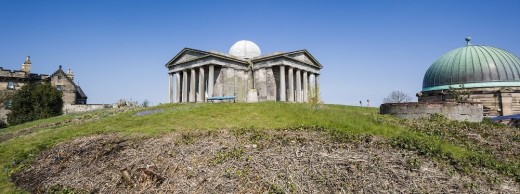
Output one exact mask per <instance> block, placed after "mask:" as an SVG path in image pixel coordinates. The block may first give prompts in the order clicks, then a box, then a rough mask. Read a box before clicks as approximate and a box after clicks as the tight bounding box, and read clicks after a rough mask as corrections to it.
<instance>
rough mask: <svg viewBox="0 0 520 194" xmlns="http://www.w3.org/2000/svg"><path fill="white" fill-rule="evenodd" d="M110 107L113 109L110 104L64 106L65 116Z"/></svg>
mask: <svg viewBox="0 0 520 194" xmlns="http://www.w3.org/2000/svg"><path fill="white" fill-rule="evenodd" d="M110 107H112V105H110V104H64V105H63V114H71V113H80V112H88V111H93V110H99V109H103V108H110Z"/></svg>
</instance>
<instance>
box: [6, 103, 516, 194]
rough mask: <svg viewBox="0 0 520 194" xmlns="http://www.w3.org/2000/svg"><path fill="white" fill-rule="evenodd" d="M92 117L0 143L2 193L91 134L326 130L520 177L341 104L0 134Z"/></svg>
mask: <svg viewBox="0 0 520 194" xmlns="http://www.w3.org/2000/svg"><path fill="white" fill-rule="evenodd" d="M146 110H149V111H151V110H160V111H157V112H155V113H153V114H149V115H143V116H138V115H136V113H137V112H140V111H146ZM92 115H105V116H103V117H101V118H100V119H98V120H95V121H92V122H87V123H83V124H78V125H72V124H69V125H63V126H59V127H48V128H42V129H39V130H37V131H35V132H33V133H31V134H27V135H23V136H19V137H16V138H13V139H10V140H7V141H5V142H2V143H0V156H1V157H0V167H1V168H2V173H1V175H0V191H3V192H5V193H13V192H22V191H19V190H17V189H16V188H15V186H14V184H13V183H11V182H10V180H9V174H11V173H13V172H16V171H18V170H20V169H21V168H23V167H24V165H26V164H28V163H29V162H30V161H31V159H33V157H34V156H35V155H36V154H37V153H38V152H40V151H42V150H44V149H47V148H50V147H52V146H54V145H56V144H58V143H60V142H63V141H66V140H70V139H73V138H76V137H80V136H86V135H92V134H102V133H120V134H123V135H131V136H147V137H153V136H159V135H161V134H165V133H169V132H172V131H178V130H188V131H189V130H217V129H255V130H264V129H275V130H280V129H291V130H296V129H314V130H326V131H327V132H328V133H329V134H330V135H331V137H332V138H335V139H337V140H339V141H342V140H345V141H350V140H356V139H359V137H365V136H378V137H382V138H385V139H388V140H389V142H391V145H393V146H395V147H398V148H403V149H409V150H416V151H418V152H419V153H421V154H424V155H427V156H430V157H434V158H440V159H444V160H448V161H450V162H452V163H454V164H456V165H459V164H463V165H461V166H463V167H464V168H465V167H468V165H470V166H471V165H474V166H475V165H476V166H478V165H480V166H482V167H486V168H491V169H495V170H497V171H499V172H502V173H503V174H507V175H512V176H517V177H518V176H519V174H520V173H519V166H518V163H507V162H503V161H499V160H498V159H496V158H494V157H493V156H491V155H489V154H485V153H480V152H478V150H473V149H468V148H467V147H466V146H464V145H460V144H453V143H450V142H449V141H447V140H445V139H443V138H441V137H438V136H435V135H431V134H428V133H425V132H421V131H417V130H413V129H409V128H407V127H403V126H402V125H399V124H394V123H391V122H387V120H388V119H389V118H390V117H387V116H381V115H379V114H378V109H377V108H364V107H350V106H342V105H323V106H321V107H319V108H317V109H316V108H315V107H311V106H309V105H308V104H296V103H275V102H267V103H252V104H245V103H216V104H212V103H206V104H166V105H160V106H155V107H150V108H145V109H136V110H132V111H127V112H123V113H119V114H115V115H110V114H107V113H106V111H98V112H93V113H86V114H76V115H67V116H60V117H54V118H49V119H44V120H39V121H34V122H30V123H26V124H23V125H19V126H13V127H10V128H7V129H4V130H1V131H0V136H1V135H5V134H7V133H14V132H16V131H17V130H20V129H23V128H28V127H33V126H37V125H42V124H45V123H52V122H64V121H65V120H70V119H73V118H83V117H92ZM472 160H473V161H480V162H481V163H482V164H480V163H472V162H471V161H472ZM496 165H499V167H496ZM515 165H516V166H515ZM517 179H518V178H517Z"/></svg>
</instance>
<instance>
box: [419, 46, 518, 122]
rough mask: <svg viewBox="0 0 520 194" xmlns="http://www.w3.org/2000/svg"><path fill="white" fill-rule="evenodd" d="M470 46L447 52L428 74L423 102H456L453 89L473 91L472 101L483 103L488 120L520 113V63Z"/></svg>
mask: <svg viewBox="0 0 520 194" xmlns="http://www.w3.org/2000/svg"><path fill="white" fill-rule="evenodd" d="M470 41H471V38H469V37H468V38H466V42H467V43H466V45H465V46H463V47H460V48H457V49H454V50H452V51H449V52H447V53H446V54H444V55H443V56H441V57H440V58H439V59H437V61H435V62H434V63H433V64H432V65H431V66H430V67H429V68H428V70H427V71H426V73H425V75H424V79H423V88H422V91H421V92H419V93H417V97H418V98H419V102H427V103H432V102H435V103H438V102H445V101H450V100H451V101H453V98H452V96H450V94H449V90H450V88H455V89H456V88H459V89H460V88H462V87H463V88H464V90H467V91H469V93H470V94H469V101H470V102H476V103H481V104H482V105H483V109H484V112H483V114H484V116H497V115H511V114H519V113H520V59H519V58H518V57H517V56H515V55H514V54H512V53H510V52H508V51H506V50H503V49H500V48H496V47H491V46H484V45H472V44H471V43H470Z"/></svg>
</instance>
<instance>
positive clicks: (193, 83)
mask: <svg viewBox="0 0 520 194" xmlns="http://www.w3.org/2000/svg"><path fill="white" fill-rule="evenodd" d="M196 78H197V73H195V68H192V69H191V73H190V99H189V101H190V102H195V94H196V93H197V91H195V88H196V84H197V83H196V81H197V79H196Z"/></svg>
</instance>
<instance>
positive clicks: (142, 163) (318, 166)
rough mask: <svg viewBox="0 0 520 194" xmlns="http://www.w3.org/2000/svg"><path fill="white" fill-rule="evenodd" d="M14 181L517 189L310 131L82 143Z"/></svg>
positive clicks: (32, 184)
mask: <svg viewBox="0 0 520 194" xmlns="http://www.w3.org/2000/svg"><path fill="white" fill-rule="evenodd" d="M12 179H13V181H14V182H15V183H16V185H17V186H18V187H21V188H23V189H26V190H27V191H30V192H33V193H36V192H44V193H45V192H63V191H75V192H80V193H81V192H85V193H246V192H247V193H265V192H269V193H351V192H356V193H357V192H369V193H374V192H377V193H381V192H385V193H412V192H418V193H454V192H455V193H467V192H476V193H490V192H491V193H518V192H520V190H519V185H518V182H515V181H514V180H513V178H511V177H507V176H503V175H500V174H497V173H496V172H493V171H491V170H487V169H477V168H475V169H474V171H473V173H471V174H464V173H461V172H459V171H457V170H456V169H454V167H452V166H451V165H449V164H447V163H446V162H442V161H434V160H431V159H428V158H426V157H423V156H421V155H418V154H417V153H416V152H413V151H407V150H402V149H395V148H393V147H392V146H390V145H389V143H388V142H386V140H384V139H380V138H375V137H369V138H363V139H353V140H352V141H350V142H348V141H346V142H337V141H334V140H332V139H331V138H330V136H329V135H328V134H327V133H325V132H319V131H304V130H303V131H295V130H290V131H276V130H262V131H258V130H221V131H211V130H210V131H196V132H193V131H192V132H175V133H170V134H167V135H164V136H162V137H156V138H143V137H124V136H121V135H116V134H104V135H95V136H89V137H82V138H78V139H75V140H72V141H69V142H64V143H61V144H59V145H58V146H56V147H54V148H52V149H50V150H47V151H44V152H42V153H40V154H39V155H38V157H37V158H36V159H35V161H34V163H33V164H32V165H30V166H28V167H27V168H25V169H24V170H22V171H21V172H19V173H17V174H14V175H13V176H12Z"/></svg>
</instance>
